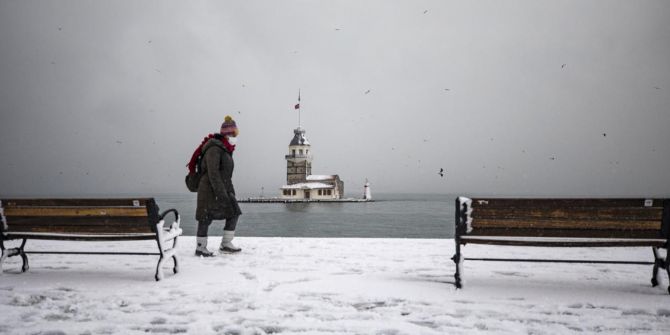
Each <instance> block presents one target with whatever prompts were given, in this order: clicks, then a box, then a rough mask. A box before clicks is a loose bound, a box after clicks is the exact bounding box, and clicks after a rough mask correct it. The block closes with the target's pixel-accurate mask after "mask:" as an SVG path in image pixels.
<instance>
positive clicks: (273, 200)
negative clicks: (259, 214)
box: [237, 198, 374, 204]
mask: <svg viewBox="0 0 670 335" xmlns="http://www.w3.org/2000/svg"><path fill="white" fill-rule="evenodd" d="M373 201H374V200H367V199H355V198H346V199H283V198H246V199H237V202H240V203H285V204H287V203H311V202H320V203H342V202H373Z"/></svg>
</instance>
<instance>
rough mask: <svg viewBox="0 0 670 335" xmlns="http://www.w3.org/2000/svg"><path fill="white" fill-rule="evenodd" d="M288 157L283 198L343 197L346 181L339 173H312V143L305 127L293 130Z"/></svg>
mask: <svg viewBox="0 0 670 335" xmlns="http://www.w3.org/2000/svg"><path fill="white" fill-rule="evenodd" d="M293 134H294V136H293V139H292V140H291V143H290V144H289V146H288V152H289V154H288V155H286V156H285V158H286V183H287V185H284V186H282V187H281V194H282V198H283V199H310V200H329V199H342V197H343V196H344V182H342V180H340V177H339V176H338V175H312V154H311V145H310V144H309V141H308V140H307V138H306V137H305V129H304V128H302V127H298V128H296V129H295V130H293Z"/></svg>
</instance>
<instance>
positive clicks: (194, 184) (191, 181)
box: [185, 146, 211, 192]
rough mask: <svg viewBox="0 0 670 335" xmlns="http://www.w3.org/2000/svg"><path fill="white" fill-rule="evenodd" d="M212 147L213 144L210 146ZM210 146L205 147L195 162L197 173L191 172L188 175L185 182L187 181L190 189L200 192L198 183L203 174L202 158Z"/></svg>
mask: <svg viewBox="0 0 670 335" xmlns="http://www.w3.org/2000/svg"><path fill="white" fill-rule="evenodd" d="M209 148H211V146H210V147H209ZM209 148H207V149H205V150H204V151H203V152H202V153H201V154H200V155H199V156H198V158H197V159H196V162H195V173H191V172H189V173H188V174H187V175H186V178H185V182H186V188H188V190H189V191H191V192H198V185H199V184H200V178H201V177H202V175H203V171H202V159H203V157H205V153H206V152H207V150H209Z"/></svg>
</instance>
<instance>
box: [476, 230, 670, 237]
mask: <svg viewBox="0 0 670 335" xmlns="http://www.w3.org/2000/svg"><path fill="white" fill-rule="evenodd" d="M472 235H478V236H510V237H523V236H530V237H532V236H537V237H569V238H628V239H647V238H663V236H662V234H661V232H660V230H625V229H619V230H614V229H607V230H605V229H543V228H539V229H538V228H536V229H533V228H526V229H507V228H473V229H472V231H471V232H470V233H468V235H465V236H472Z"/></svg>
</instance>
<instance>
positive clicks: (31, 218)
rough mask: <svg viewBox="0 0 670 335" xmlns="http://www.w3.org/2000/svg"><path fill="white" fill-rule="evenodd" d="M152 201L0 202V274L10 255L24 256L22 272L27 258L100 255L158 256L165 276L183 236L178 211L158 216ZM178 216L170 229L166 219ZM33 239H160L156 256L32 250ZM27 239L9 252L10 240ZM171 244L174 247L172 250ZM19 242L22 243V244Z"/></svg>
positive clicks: (160, 274) (159, 274) (159, 270)
mask: <svg viewBox="0 0 670 335" xmlns="http://www.w3.org/2000/svg"><path fill="white" fill-rule="evenodd" d="M158 211H159V209H158V206H157V205H156V201H155V200H154V199H153V198H130V199H1V200H0V220H1V222H0V248H1V249H2V256H1V257H0V273H2V263H3V262H4V261H5V259H7V258H8V257H12V256H21V258H22V259H23V266H22V267H21V269H22V271H23V272H25V271H27V270H28V256H27V255H26V254H29V253H30V254H33V253H34V254H38V253H41V254H95V255H110V254H112V255H159V256H160V257H159V259H158V265H157V267H156V275H155V279H156V280H160V279H162V278H163V271H162V266H163V263H164V261H165V260H166V259H168V258H170V257H172V260H173V262H174V267H173V271H174V273H177V272H178V270H179V268H178V263H177V256H176V255H175V251H176V247H177V237H178V236H179V235H181V232H182V230H181V228H179V213H178V212H177V210H175V209H169V210H166V211H164V212H162V213H160V214H159V212H158ZM169 213H172V214H173V215H174V222H173V223H172V224H171V226H170V227H165V226H164V225H165V221H164V219H165V216H166V215H167V214H169ZM29 239H35V240H38V239H39V240H76V241H130V240H155V241H156V242H157V243H158V252H157V253H139V252H95V251H91V252H68V251H40V252H37V251H32V252H26V251H25V250H24V247H25V245H26V241H27V240H29ZM8 240H23V241H22V242H21V245H20V246H19V247H18V248H10V249H7V248H5V244H4V242H5V241H8ZM169 242H172V245H171V246H169V245H168V244H169ZM17 244H18V242H17Z"/></svg>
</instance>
